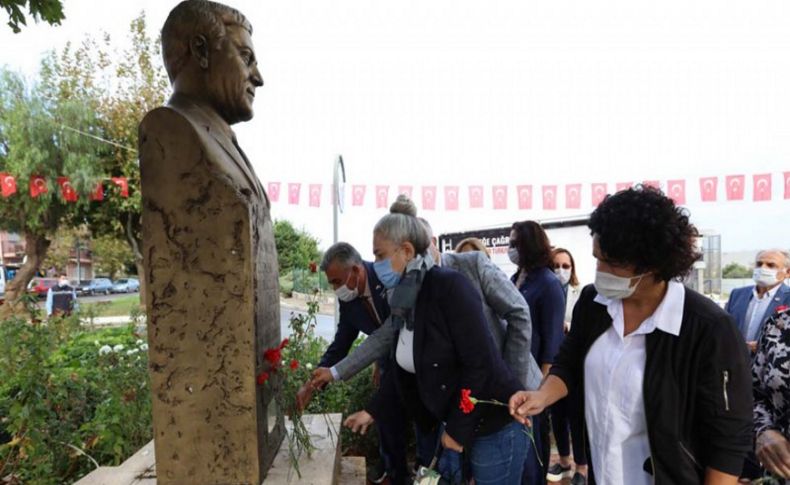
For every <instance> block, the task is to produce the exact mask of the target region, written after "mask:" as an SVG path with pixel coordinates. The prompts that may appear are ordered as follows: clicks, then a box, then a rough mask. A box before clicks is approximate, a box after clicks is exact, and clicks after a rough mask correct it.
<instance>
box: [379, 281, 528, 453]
mask: <svg viewBox="0 0 790 485" xmlns="http://www.w3.org/2000/svg"><path fill="white" fill-rule="evenodd" d="M414 319H415V322H414V366H415V370H416V382H414V381H415V375H411V374H408V373H406V372H405V371H403V370H401V369H400V367H399V366H397V364H396V363H395V346H396V345H397V339H396V341H395V343H394V346H393V348H392V351H391V352H390V360H391V362H390V365H391V366H394V367H393V368H395V369H398V372H397V373H396V375H397V386H398V389H399V392H400V395H401V397H402V399H403V400H404V405H405V406H406V407H407V409H409V410H410V411H411V412H412V413H416V414H417V415H416V416H414V417H415V419H416V420H417V422H418V423H426V422H428V421H433V422H435V423H436V422H439V421H444V422H446V424H447V427H446V428H445V429H446V431H447V433H448V434H449V435H450V436H452V437H453V439H455V440H456V441H457V442H459V443H460V444H461V445H463V446H464V447H465V448H468V447H469V446H471V445H472V443H473V441H474V437H475V436H482V435H486V434H490V433H492V432H495V431H498V430H499V429H501V428H502V427H503V426H504V425H506V424H507V423H509V422H511V421H512V418H511V417H510V415H509V414H508V410H507V408H506V407H502V406H496V405H491V404H478V405H477V406H475V409H474V411H473V412H471V413H470V414H464V413H463V412H462V411H461V409H460V407H459V404H460V401H461V389H470V390H471V391H472V396H474V397H476V398H480V399H496V400H498V401H500V402H502V403H504V404H507V402H508V400H509V399H510V396H512V395H513V393H515V392H516V391H518V390H519V389H521V388H522V386H521V385H520V384H519V382H518V381H517V380H516V379H515V378H514V377H513V376H512V375H511V373H510V371H509V370H508V368H507V366H506V365H505V363H504V362H503V361H502V357H501V355H500V354H499V352H497V350H496V346H495V345H494V340H493V337H491V334H490V333H489V330H488V324H487V322H486V319H485V316H484V315H483V305H482V302H481V300H480V295H479V294H478V292H477V291H475V289H474V288H473V287H472V285H471V283H469V281H467V280H466V277H464V276H463V275H462V274H461V273H459V272H457V271H454V270H451V269H447V268H440V267H437V266H434V267H433V268H431V270H430V271H429V272H428V273H426V275H425V280H424V281H423V284H422V287H421V288H420V293H419V295H418V297H417V303H416V305H415V317H414ZM382 409H383V407H382V402H381V395H380V393H379V394H377V395H376V396H374V398H373V400H372V401H371V403H370V404H369V406H368V408H367V410H368V412H370V413H371V414H372V415H373V416H374V417H376V416H377V415H380V413H381V410H382Z"/></svg>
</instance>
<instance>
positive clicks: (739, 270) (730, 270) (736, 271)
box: [721, 263, 752, 278]
mask: <svg viewBox="0 0 790 485" xmlns="http://www.w3.org/2000/svg"><path fill="white" fill-rule="evenodd" d="M721 275H722V276H723V277H724V278H751V277H752V270H751V269H749V268H747V267H746V266H744V265H742V264H738V263H730V264H728V265H727V266H725V267H724V269H723V270H722V271H721Z"/></svg>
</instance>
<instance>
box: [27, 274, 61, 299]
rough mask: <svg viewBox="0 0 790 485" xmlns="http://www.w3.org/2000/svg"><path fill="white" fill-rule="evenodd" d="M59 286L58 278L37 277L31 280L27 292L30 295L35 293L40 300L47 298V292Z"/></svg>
mask: <svg viewBox="0 0 790 485" xmlns="http://www.w3.org/2000/svg"><path fill="white" fill-rule="evenodd" d="M57 284H58V279H57V278H40V277H35V278H33V279H32V280H30V283H28V284H27V291H28V293H33V294H34V295H36V296H38V297H39V298H46V297H47V291H49V289H50V288H52V287H54V286H57Z"/></svg>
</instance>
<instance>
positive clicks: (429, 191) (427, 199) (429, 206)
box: [422, 185, 436, 211]
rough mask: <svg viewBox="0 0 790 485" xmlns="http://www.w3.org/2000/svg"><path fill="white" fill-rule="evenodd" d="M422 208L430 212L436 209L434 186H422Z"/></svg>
mask: <svg viewBox="0 0 790 485" xmlns="http://www.w3.org/2000/svg"><path fill="white" fill-rule="evenodd" d="M422 208H423V210H427V211H432V210H435V209H436V186H435V185H423V186H422Z"/></svg>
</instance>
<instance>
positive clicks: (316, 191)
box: [309, 184, 321, 207]
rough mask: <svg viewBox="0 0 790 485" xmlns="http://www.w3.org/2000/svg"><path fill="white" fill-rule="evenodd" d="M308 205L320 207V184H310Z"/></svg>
mask: <svg viewBox="0 0 790 485" xmlns="http://www.w3.org/2000/svg"><path fill="white" fill-rule="evenodd" d="M309 204H310V207H321V184H310V201H309Z"/></svg>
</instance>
